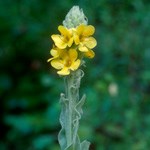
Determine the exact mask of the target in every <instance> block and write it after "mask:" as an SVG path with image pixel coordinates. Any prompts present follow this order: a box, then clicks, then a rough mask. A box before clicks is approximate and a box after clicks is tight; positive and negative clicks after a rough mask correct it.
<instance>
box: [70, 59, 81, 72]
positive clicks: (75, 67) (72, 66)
mask: <svg viewBox="0 0 150 150" xmlns="http://www.w3.org/2000/svg"><path fill="white" fill-rule="evenodd" d="M80 63H81V61H80V59H78V60H76V61H75V62H73V63H72V65H71V66H70V69H71V70H73V71H74V70H77V69H78V68H79V66H80Z"/></svg>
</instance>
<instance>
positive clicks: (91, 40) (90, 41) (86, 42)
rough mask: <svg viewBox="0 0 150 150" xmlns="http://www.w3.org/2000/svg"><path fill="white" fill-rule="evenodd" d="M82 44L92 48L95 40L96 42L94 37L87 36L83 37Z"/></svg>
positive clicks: (95, 43)
mask: <svg viewBox="0 0 150 150" xmlns="http://www.w3.org/2000/svg"><path fill="white" fill-rule="evenodd" d="M83 44H84V45H85V46H86V47H88V48H90V49H92V48H94V47H95V46H96V45H97V42H96V40H95V38H93V37H87V38H85V39H84V41H83Z"/></svg>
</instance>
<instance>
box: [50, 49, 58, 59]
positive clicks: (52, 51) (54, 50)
mask: <svg viewBox="0 0 150 150" xmlns="http://www.w3.org/2000/svg"><path fill="white" fill-rule="evenodd" d="M50 54H51V55H52V56H53V57H55V56H57V55H58V51H57V50H56V49H51V51H50Z"/></svg>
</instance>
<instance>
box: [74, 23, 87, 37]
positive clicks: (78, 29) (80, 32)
mask: <svg viewBox="0 0 150 150" xmlns="http://www.w3.org/2000/svg"><path fill="white" fill-rule="evenodd" d="M84 28H85V25H84V24H81V25H79V26H78V27H77V29H76V32H77V34H78V35H79V36H80V35H82V33H83V31H84Z"/></svg>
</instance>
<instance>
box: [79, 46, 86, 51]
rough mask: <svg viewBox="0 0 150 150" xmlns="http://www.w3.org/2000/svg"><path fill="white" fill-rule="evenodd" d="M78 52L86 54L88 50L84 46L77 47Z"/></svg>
mask: <svg viewBox="0 0 150 150" xmlns="http://www.w3.org/2000/svg"><path fill="white" fill-rule="evenodd" d="M79 51H81V52H87V51H88V48H87V47H86V46H84V45H79Z"/></svg>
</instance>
